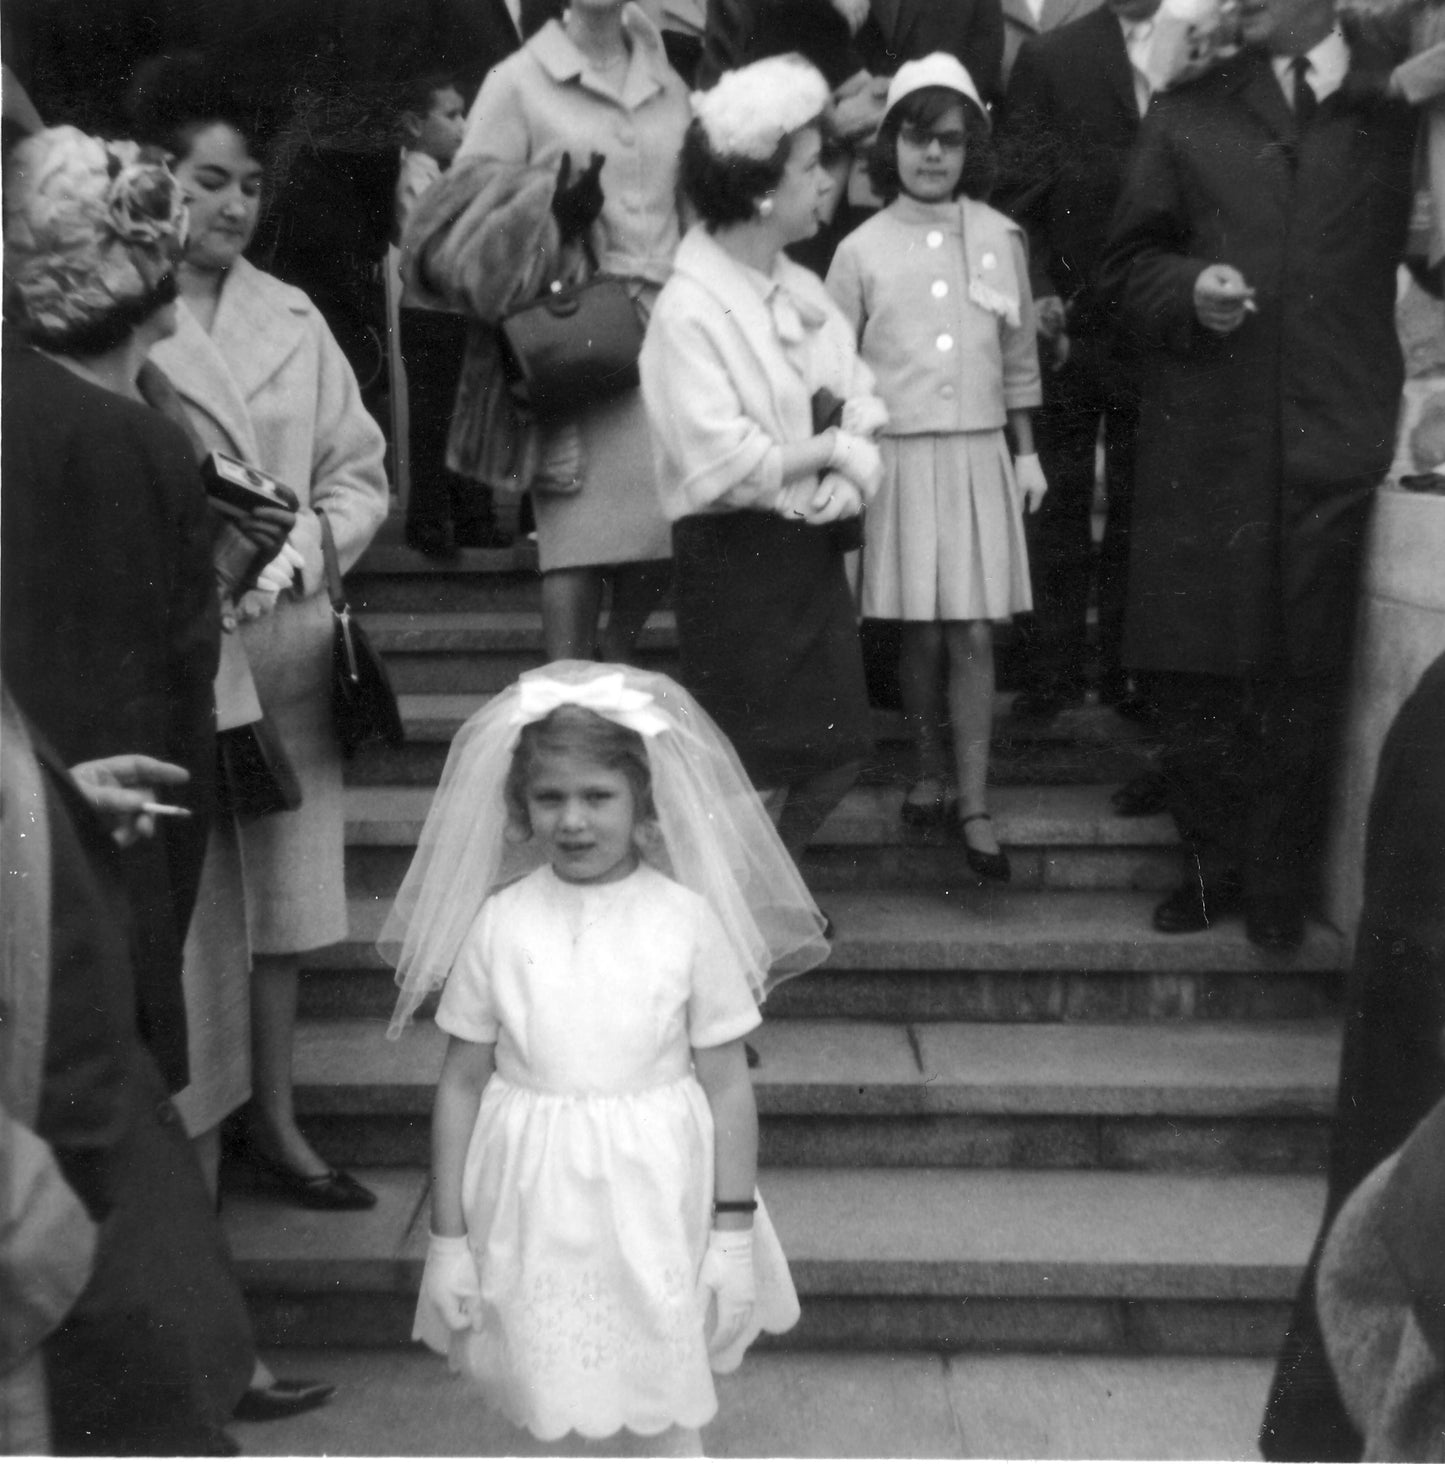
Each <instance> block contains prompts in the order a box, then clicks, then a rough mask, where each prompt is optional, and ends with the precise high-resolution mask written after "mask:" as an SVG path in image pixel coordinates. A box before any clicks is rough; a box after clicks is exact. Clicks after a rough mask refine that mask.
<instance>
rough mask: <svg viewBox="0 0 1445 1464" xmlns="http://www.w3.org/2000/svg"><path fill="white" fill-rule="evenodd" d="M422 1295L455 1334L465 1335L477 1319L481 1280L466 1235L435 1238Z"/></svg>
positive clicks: (422, 1275) (422, 1277)
mask: <svg viewBox="0 0 1445 1464" xmlns="http://www.w3.org/2000/svg"><path fill="white" fill-rule="evenodd" d="M421 1291H422V1295H423V1296H425V1297H426V1298H427V1300H428V1301H430V1302H432V1303H433V1304H434V1305H435V1306H436V1308H437V1310H438V1311H440V1312H441V1314H442V1320H443V1321H445V1322H446V1324H447V1326H449V1327H450V1328H451V1329H452V1331H454V1332H461V1331H465V1330H466V1329H467V1328H468V1327H470V1326H471V1325H472V1321H473V1319H474V1318H475V1316H476V1312H477V1303H478V1302H479V1301H480V1300H481V1296H482V1280H481V1277H480V1276H479V1275H478V1274H477V1263H476V1261H475V1260H474V1259H473V1258H472V1248H471V1246H469V1245H468V1244H467V1238H466V1236H465V1235H433V1236H432V1238H431V1244H430V1245H429V1246H428V1247H427V1251H426V1267H425V1269H424V1270H423V1271H422V1273H421Z"/></svg>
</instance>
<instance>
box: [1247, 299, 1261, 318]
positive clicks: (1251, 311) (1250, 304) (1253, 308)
mask: <svg viewBox="0 0 1445 1464" xmlns="http://www.w3.org/2000/svg"><path fill="white" fill-rule="evenodd" d="M1244 313H1245V314H1246V315H1258V314H1259V306H1258V305H1256V304H1255V303H1254V301H1253V300H1246V301H1245V302H1244Z"/></svg>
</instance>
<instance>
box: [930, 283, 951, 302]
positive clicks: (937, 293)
mask: <svg viewBox="0 0 1445 1464" xmlns="http://www.w3.org/2000/svg"><path fill="white" fill-rule="evenodd" d="M932 294H933V298H934V299H935V300H941V299H943V297H944V296H945V295H946V294H948V281H947V280H934V282H933V285H932Z"/></svg>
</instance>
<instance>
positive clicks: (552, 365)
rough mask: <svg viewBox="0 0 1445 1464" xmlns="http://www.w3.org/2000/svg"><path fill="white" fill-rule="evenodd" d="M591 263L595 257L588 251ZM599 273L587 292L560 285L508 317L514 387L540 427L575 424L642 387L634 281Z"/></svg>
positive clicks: (506, 339)
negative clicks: (552, 422)
mask: <svg viewBox="0 0 1445 1464" xmlns="http://www.w3.org/2000/svg"><path fill="white" fill-rule="evenodd" d="M588 255H589V258H591V250H590V248H589V250H588ZM592 265H593V269H594V273H593V275H592V277H591V278H590V279H587V280H584V281H583V282H582V283H581V284H578V285H570V286H564V285H563V284H562V283H561V281H560V280H554V281H553V282H552V284H551V286H550V287H549V288H548V289H547V291H546V292H545V293H544V294H541V295H539V296H538V297H537V298H536V299H535V300H529V301H528V302H527V303H526V304H525V305H519V306H517V307H516V309H514V310H510V311H508V313H507V314H506V315H504V316H503V317H502V320H501V333H502V341H503V344H504V346H505V349H506V354H507V357H508V362H507V364H508V367H509V369H510V374H511V376H512V378H513V380H514V381H516V382H517V383H519V384H520V385H521V386H522V387H524V388H525V394H526V398H527V400H528V402H529V403H530V404H531V408H532V411H533V412H534V413H535V414H536V416H537V418H538V419H539V420H540V421H547V420H549V419H555V418H558V417H570V416H573V415H575V414H576V413H577V412H579V411H581V410H582V409H583V408H584V407H590V406H595V405H596V404H597V403H598V402H605V401H607V400H609V399H610V398H612V397H615V396H618V395H620V394H621V393H622V392H624V391H627V390H629V389H630V388H632V387H634V386H636V385H637V383H638V372H637V360H638V357H639V356H640V355H641V354H642V335H643V327H642V316H641V314H640V313H639V311H638V308H637V302H636V300H635V299H633V296H632V287H631V285H630V283H629V281H628V280H627V279H625V278H623V277H622V276H619V275H604V274H597V273H595V269H596V260H595V258H592Z"/></svg>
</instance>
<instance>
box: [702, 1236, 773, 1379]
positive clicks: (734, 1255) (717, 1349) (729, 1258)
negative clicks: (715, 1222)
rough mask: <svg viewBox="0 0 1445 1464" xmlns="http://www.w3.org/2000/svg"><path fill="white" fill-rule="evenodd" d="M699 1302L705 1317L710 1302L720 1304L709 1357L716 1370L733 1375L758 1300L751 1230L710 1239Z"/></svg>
mask: <svg viewBox="0 0 1445 1464" xmlns="http://www.w3.org/2000/svg"><path fill="white" fill-rule="evenodd" d="M697 1299H698V1304H699V1306H700V1307H701V1308H702V1310H703V1312H704V1314H705V1313H706V1310H707V1304H708V1302H709V1300H710V1299H715V1300H716V1304H717V1320H716V1321H715V1322H714V1324H713V1329H712V1334H711V1336H709V1337H708V1339H707V1353H708V1358H709V1359H710V1360H711V1362H712V1363H713V1365H714V1366H715V1367H721V1368H722V1370H724V1371H731V1370H732V1369H733V1368H735V1367H736V1366H737V1365H738V1363H739V1362H740V1361H741V1360H742V1356H741V1351H739V1352H738V1355H737V1356H736V1357H733V1356H729V1351H730V1349H733V1348H735V1347H736V1346H737V1344H738V1342H739V1341H740V1340H741V1338H742V1335H743V1329H744V1328H745V1327H746V1326H747V1324H748V1319H749V1318H750V1317H751V1316H752V1314H753V1305H754V1303H755V1302H756V1301H757V1299H758V1292H757V1283H756V1282H755V1281H754V1279H753V1233H752V1231H751V1230H714V1231H712V1232H711V1233H710V1234H709V1235H708V1238H707V1251H706V1253H705V1254H704V1255H703V1258H702V1266H701V1268H700V1269H699V1271H698V1273H697Z"/></svg>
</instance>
